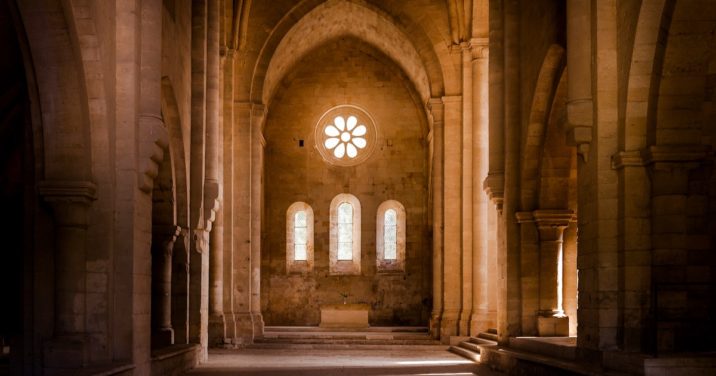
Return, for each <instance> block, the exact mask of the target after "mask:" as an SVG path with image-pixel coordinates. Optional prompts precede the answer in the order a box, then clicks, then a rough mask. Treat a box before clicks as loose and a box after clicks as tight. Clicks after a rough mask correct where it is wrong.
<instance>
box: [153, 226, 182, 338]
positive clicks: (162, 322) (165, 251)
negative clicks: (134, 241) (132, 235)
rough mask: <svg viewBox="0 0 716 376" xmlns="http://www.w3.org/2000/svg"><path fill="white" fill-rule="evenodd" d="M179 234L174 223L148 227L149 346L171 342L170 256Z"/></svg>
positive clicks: (172, 330)
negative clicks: (150, 274)
mask: <svg viewBox="0 0 716 376" xmlns="http://www.w3.org/2000/svg"><path fill="white" fill-rule="evenodd" d="M180 233H181V227H178V226H167V227H165V228H161V229H157V228H154V229H153V230H152V237H153V239H152V348H159V347H164V346H169V345H172V344H174V329H172V298H171V297H172V255H173V253H174V242H175V241H176V239H177V236H179V234H180ZM155 237H156V238H155Z"/></svg>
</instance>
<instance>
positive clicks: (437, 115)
mask: <svg viewBox="0 0 716 376" xmlns="http://www.w3.org/2000/svg"><path fill="white" fill-rule="evenodd" d="M428 109H429V110H430V115H431V117H432V132H431V136H430V146H431V147H430V149H431V151H432V161H431V167H432V175H431V180H432V181H431V183H432V184H431V185H432V187H431V189H432V191H431V193H432V199H433V208H432V214H433V223H432V225H433V310H432V313H431V315H430V334H431V335H432V337H433V338H436V339H437V338H439V337H440V319H441V316H442V309H443V305H442V302H443V296H442V295H443V147H444V145H443V118H444V106H443V101H442V99H440V98H432V99H430V102H428Z"/></svg>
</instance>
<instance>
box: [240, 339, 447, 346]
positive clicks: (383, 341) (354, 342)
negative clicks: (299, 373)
mask: <svg viewBox="0 0 716 376" xmlns="http://www.w3.org/2000/svg"><path fill="white" fill-rule="evenodd" d="M254 343H274V344H275V343H278V344H281V343H284V344H326V345H363V344H377V345H421V346H422V345H439V344H440V342H439V341H435V340H432V339H420V340H410V339H364V338H257V339H255V340H254Z"/></svg>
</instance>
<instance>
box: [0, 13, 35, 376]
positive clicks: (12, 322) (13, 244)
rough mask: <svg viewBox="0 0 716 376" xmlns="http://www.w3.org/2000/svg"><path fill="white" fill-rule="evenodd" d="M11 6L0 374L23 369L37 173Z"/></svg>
mask: <svg viewBox="0 0 716 376" xmlns="http://www.w3.org/2000/svg"><path fill="white" fill-rule="evenodd" d="M13 6H14V4H12V3H10V2H6V1H1V2H0V46H3V54H4V55H5V56H4V57H3V59H0V71H2V72H3V74H2V75H0V208H2V211H3V215H2V216H1V217H0V237H1V238H2V239H3V255H2V257H3V262H2V263H0V299H1V301H2V302H3V309H2V310H0V342H1V343H2V351H1V352H0V374H2V373H3V372H4V369H7V368H9V369H10V370H14V371H19V370H21V369H22V363H23V354H24V351H23V349H24V348H25V347H26V346H25V345H26V344H27V342H28V341H27V339H28V338H30V337H29V335H28V336H26V335H25V334H26V333H27V332H28V331H27V330H26V328H27V324H28V323H29V322H30V321H29V318H30V317H31V312H30V311H29V309H30V308H31V304H30V300H31V298H30V296H31V292H30V289H31V286H32V285H31V281H32V273H31V259H32V258H31V257H30V256H31V254H32V249H33V246H32V239H33V230H32V228H33V215H32V214H33V208H34V207H35V200H34V197H35V195H34V191H35V177H34V175H35V173H34V171H35V169H34V164H35V163H34V157H33V155H34V152H33V147H32V139H33V137H32V120H31V111H30V108H31V102H30V96H29V94H28V82H27V81H28V80H27V78H26V77H27V75H26V72H25V64H24V60H23V51H22V49H21V46H20V42H19V41H18V36H19V35H22V34H21V33H19V32H18V30H17V28H16V26H15V25H16V24H17V17H16V16H17V10H16V9H14V8H13Z"/></svg>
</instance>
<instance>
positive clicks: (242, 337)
mask: <svg viewBox="0 0 716 376" xmlns="http://www.w3.org/2000/svg"><path fill="white" fill-rule="evenodd" d="M234 317H235V318H236V337H235V338H234V339H233V342H234V345H235V346H239V347H241V346H246V345H250V344H252V343H253V342H254V320H253V318H252V317H251V313H250V312H245V313H236V314H234Z"/></svg>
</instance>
